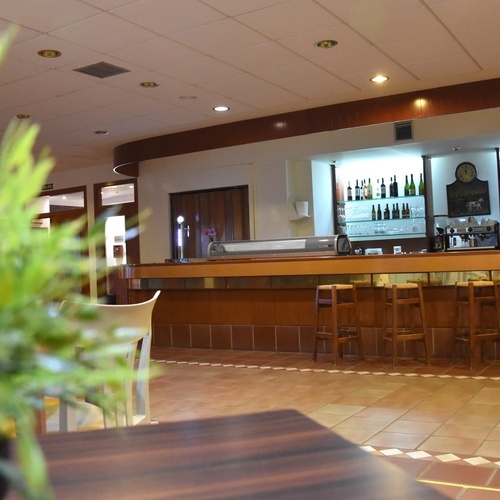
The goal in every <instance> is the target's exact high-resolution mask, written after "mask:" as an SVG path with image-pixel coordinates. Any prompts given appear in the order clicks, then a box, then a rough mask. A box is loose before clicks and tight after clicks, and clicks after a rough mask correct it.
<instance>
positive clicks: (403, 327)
mask: <svg viewBox="0 0 500 500" xmlns="http://www.w3.org/2000/svg"><path fill="white" fill-rule="evenodd" d="M384 289H385V290H384V293H385V301H384V317H383V327H382V350H381V355H380V360H381V361H382V362H384V360H385V351H386V345H387V344H388V343H390V342H392V366H393V368H395V367H396V366H397V361H398V343H400V342H407V341H415V342H414V346H413V347H414V359H417V344H416V341H419V342H423V344H424V350H425V359H426V361H427V364H429V363H430V352H431V343H430V339H429V335H428V332H427V321H426V316H425V305H424V297H423V292H422V284H421V283H386V284H385V285H384Z"/></svg>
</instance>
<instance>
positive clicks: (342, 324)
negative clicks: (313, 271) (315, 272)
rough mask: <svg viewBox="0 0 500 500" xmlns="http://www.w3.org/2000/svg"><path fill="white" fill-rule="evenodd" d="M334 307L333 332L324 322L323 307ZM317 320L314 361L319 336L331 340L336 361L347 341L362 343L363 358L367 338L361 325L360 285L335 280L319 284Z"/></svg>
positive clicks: (331, 308)
mask: <svg viewBox="0 0 500 500" xmlns="http://www.w3.org/2000/svg"><path fill="white" fill-rule="evenodd" d="M326 307H328V308H330V310H331V330H332V331H331V332H327V331H324V328H323V327H321V326H320V309H322V308H326ZM315 314H316V323H315V329H314V343H313V354H312V358H313V361H316V357H317V353H318V341H319V340H331V341H332V346H333V347H332V349H333V364H335V365H336V364H337V361H338V357H339V353H340V356H342V355H343V348H342V346H343V344H345V343H347V342H357V343H358V354H359V359H361V360H362V359H364V358H363V340H362V338H361V330H360V327H359V316H358V294H357V292H356V285H354V284H352V285H348V284H345V285H343V284H331V285H319V286H317V287H316V306H315Z"/></svg>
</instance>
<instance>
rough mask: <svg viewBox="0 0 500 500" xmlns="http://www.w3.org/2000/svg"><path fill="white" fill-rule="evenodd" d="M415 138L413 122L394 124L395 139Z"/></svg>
mask: <svg viewBox="0 0 500 500" xmlns="http://www.w3.org/2000/svg"><path fill="white" fill-rule="evenodd" d="M412 139H413V124H412V122H399V123H395V124H394V140H396V141H411V140H412Z"/></svg>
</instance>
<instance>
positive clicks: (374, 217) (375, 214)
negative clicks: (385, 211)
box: [372, 205, 377, 220]
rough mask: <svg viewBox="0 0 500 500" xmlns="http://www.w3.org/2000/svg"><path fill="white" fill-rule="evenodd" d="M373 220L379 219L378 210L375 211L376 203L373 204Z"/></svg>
mask: <svg viewBox="0 0 500 500" xmlns="http://www.w3.org/2000/svg"><path fill="white" fill-rule="evenodd" d="M372 220H377V212H375V205H372Z"/></svg>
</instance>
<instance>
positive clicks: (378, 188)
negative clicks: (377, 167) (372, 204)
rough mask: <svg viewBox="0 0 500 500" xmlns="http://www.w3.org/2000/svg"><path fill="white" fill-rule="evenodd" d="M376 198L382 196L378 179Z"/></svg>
mask: <svg viewBox="0 0 500 500" xmlns="http://www.w3.org/2000/svg"><path fill="white" fill-rule="evenodd" d="M375 198H380V181H379V179H377V184H375Z"/></svg>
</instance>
